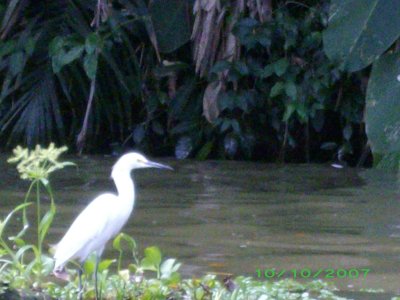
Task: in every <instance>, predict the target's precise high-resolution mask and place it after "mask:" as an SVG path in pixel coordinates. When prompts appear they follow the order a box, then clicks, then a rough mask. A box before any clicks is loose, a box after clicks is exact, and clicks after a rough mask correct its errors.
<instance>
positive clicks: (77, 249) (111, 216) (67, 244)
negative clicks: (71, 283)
mask: <svg viewBox="0 0 400 300" xmlns="http://www.w3.org/2000/svg"><path fill="white" fill-rule="evenodd" d="M141 168H161V169H169V170H172V168H171V167H169V166H166V165H163V164H160V163H156V162H152V161H149V160H148V159H147V158H145V157H144V156H143V155H141V154H139V153H135V152H132V153H128V154H125V155H123V156H122V157H121V158H120V159H119V160H118V161H117V162H116V163H115V165H114V166H113V169H112V173H111V177H112V179H113V180H114V183H115V185H116V187H117V191H118V195H114V194H110V193H106V194H101V195H100V196H98V197H97V198H95V199H94V200H93V201H92V202H91V203H90V204H89V205H88V206H87V207H86V208H85V209H84V210H83V211H82V212H81V213H80V214H79V216H78V217H77V218H76V219H75V221H74V222H73V223H72V225H71V227H70V228H69V229H68V231H67V233H66V234H65V235H64V237H63V238H62V239H61V241H60V242H59V243H58V244H57V246H56V251H55V254H54V259H55V265H54V274H55V275H56V276H57V275H59V274H61V272H62V270H63V269H64V266H65V264H66V263H67V262H68V261H69V260H71V259H77V260H79V261H80V263H81V264H83V263H84V261H85V260H86V259H87V258H88V256H89V255H90V254H91V253H96V256H97V260H96V268H95V288H96V299H98V289H97V267H98V262H99V259H100V256H101V254H102V252H103V250H104V247H105V245H106V243H107V242H108V241H109V240H110V239H111V238H113V237H114V236H115V235H117V234H118V233H119V231H120V230H121V228H122V227H123V226H124V224H125V223H126V222H127V221H128V219H129V216H130V214H131V212H132V209H133V206H134V203H135V187H134V183H133V181H132V178H131V175H130V173H131V171H132V170H133V169H141ZM78 274H79V298H81V297H82V281H81V276H82V269H79V270H78ZM60 277H61V276H60Z"/></svg>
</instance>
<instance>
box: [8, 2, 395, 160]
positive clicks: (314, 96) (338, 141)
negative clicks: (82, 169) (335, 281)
mask: <svg viewBox="0 0 400 300" xmlns="http://www.w3.org/2000/svg"><path fill="white" fill-rule="evenodd" d="M330 2H331V1H328V0H325V1H314V0H310V1H306V2H296V1H284V0H275V1H272V0H263V1H256V0H248V1H244V0H237V1H214V0H201V1H200V0H197V1H178V0H164V1H160V0H155V1H145V0H117V1H112V2H111V1H107V0H89V1H79V0H70V1H52V2H51V3H47V2H37V1H26V0H8V1H6V2H3V4H0V16H1V20H2V22H1V28H0V62H1V69H0V78H1V82H2V85H1V88H0V140H1V141H2V142H3V144H4V147H13V146H14V145H16V144H17V143H23V144H24V145H28V146H30V147H33V146H34V145H36V144H37V143H42V144H43V143H49V142H50V141H55V142H57V143H60V144H61V143H67V144H68V145H69V146H70V148H72V149H74V150H75V151H78V152H82V151H85V152H111V151H119V150H120V149H121V148H124V147H135V148H138V149H141V150H143V151H145V152H150V153H153V154H154V155H175V156H176V157H178V158H185V157H197V158H199V159H204V158H235V159H263V160H281V161H326V160H334V159H338V160H342V161H344V160H348V161H349V162H350V163H352V164H357V163H358V164H363V163H364V162H365V159H366V157H367V156H368V153H369V152H368V147H367V138H366V135H365V124H364V122H365V119H364V106H365V100H364V99H365V92H366V87H367V85H366V82H367V80H368V74H369V70H368V69H367V70H366V71H358V72H356V73H350V71H355V70H356V69H357V70H358V69H360V68H356V69H355V68H354V67H353V68H350V69H346V68H344V67H343V65H344V64H342V63H341V60H342V58H343V56H336V55H334V54H332V52H334V51H333V50H332V48H333V47H331V46H330V44H329V43H331V44H334V43H335V41H337V40H339V39H340V38H341V37H340V36H338V35H339V33H340V32H347V31H348V30H336V31H335V30H330V23H331V21H330V19H329V14H331V15H332V11H333V10H334V9H335V7H338V6H337V5H336V4H337V3H339V4H340V2H341V1H332V3H333V4H332V7H333V8H331V13H329V4H330ZM336 2H337V3H336ZM343 2H345V3H349V4H348V5H349V7H347V6H346V7H345V9H346V10H347V9H348V10H349V12H350V13H351V12H352V11H355V10H356V6H355V5H356V4H357V3H358V2H360V1H355V0H354V1H350V0H348V1H343ZM353 2H354V3H355V4H354V7H351V5H352V4H351V3H353ZM361 2H362V1H361ZM375 2H376V1H375ZM377 2H380V3H384V2H385V1H377ZM385 3H389V4H383V5H387V6H389V10H390V8H393V9H392V10H391V11H396V10H395V5H397V4H395V3H392V1H386V2H385ZM390 5H392V6H390ZM341 8H342V6H340V5H339V9H341ZM369 9H372V10H373V9H374V7H369ZM375 11H376V10H375ZM366 12H368V11H367V10H366ZM365 16H366V18H368V14H365ZM372 16H374V14H372ZM349 19H351V18H349ZM394 19H396V18H386V20H394ZM360 21H363V20H360ZM332 22H333V23H334V20H333V21H332ZM374 22H378V21H375V18H373V19H372V21H371V22H370V23H371V26H373V25H375V23H374ZM339 23H340V22H339ZM368 24H369V23H368ZM342 25H343V26H345V25H347V24H344V23H343V24H342ZM350 25H351V24H350ZM332 26H333V25H332ZM332 26H331V27H332ZM327 27H328V30H327V31H325V30H326V28H327ZM335 28H337V26H335ZM391 28H394V27H393V26H392V27H391ZM360 30H362V29H360ZM392 31H393V32H395V30H394V29H393V30H392ZM392 31H391V32H392ZM335 33H336V35H335ZM385 35H386V33H385ZM367 36H368V35H367ZM395 37H396V36H395V35H392V36H390V38H388V39H387V40H385V43H384V44H385V45H386V46H387V47H391V45H392V43H393V42H394V41H395V40H396V38H395ZM351 38H353V39H355V38H357V35H355V36H351ZM324 42H325V49H324ZM339 44H340V43H339ZM346 45H347V44H346ZM363 45H365V44H363V43H361V44H360V45H359V47H357V49H362V47H363ZM343 47H345V44H343ZM338 48H340V47H338ZM384 48H385V47H384ZM386 49H387V48H385V49H383V48H382V51H385V50H386ZM326 53H327V54H328V55H326ZM356 55H357V53H355V51H354V52H353V53H352V55H351V58H354V57H356ZM374 55H375V54H374ZM371 57H372V56H371ZM346 59H347V58H346ZM364 65H365V64H364ZM364 65H363V66H364ZM375 72H376V68H375ZM368 118H369V117H368ZM374 128H375V127H374ZM379 130H380V129H377V132H379ZM371 132H372V131H371ZM371 137H372V136H371ZM372 138H373V137H372ZM374 144H376V143H374ZM362 154H364V155H362Z"/></svg>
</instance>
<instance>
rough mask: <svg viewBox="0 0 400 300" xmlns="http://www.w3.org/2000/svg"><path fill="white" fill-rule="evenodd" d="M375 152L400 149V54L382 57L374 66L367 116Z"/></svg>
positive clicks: (384, 152)
mask: <svg viewBox="0 0 400 300" xmlns="http://www.w3.org/2000/svg"><path fill="white" fill-rule="evenodd" d="M365 120H366V125H367V135H368V138H369V141H370V144H371V147H372V152H373V153H374V155H379V154H380V155H388V154H394V153H399V152H400V54H399V53H394V54H387V55H384V56H382V57H381V58H380V59H379V60H378V61H377V62H376V63H374V66H373V68H372V74H371V78H370V81H369V84H368V90H367V107H366V115H365Z"/></svg>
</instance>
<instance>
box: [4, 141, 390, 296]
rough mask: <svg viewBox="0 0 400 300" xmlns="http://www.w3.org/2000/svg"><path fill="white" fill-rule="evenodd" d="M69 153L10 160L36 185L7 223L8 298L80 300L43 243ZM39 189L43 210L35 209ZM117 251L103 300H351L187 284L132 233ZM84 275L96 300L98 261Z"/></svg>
mask: <svg viewBox="0 0 400 300" xmlns="http://www.w3.org/2000/svg"><path fill="white" fill-rule="evenodd" d="M65 151H66V148H65V147H62V148H56V147H55V146H54V144H50V146H49V147H48V148H42V147H40V146H37V147H36V148H35V149H34V150H31V151H30V150H28V149H24V148H21V147H18V148H17V149H15V150H14V156H13V157H12V158H11V159H10V160H9V162H11V163H17V169H18V171H19V173H20V176H21V178H22V179H24V180H29V181H30V182H31V184H30V187H29V189H28V192H27V195H26V196H25V199H24V202H23V203H22V204H19V205H17V206H16V208H15V209H13V210H12V211H11V212H10V213H9V214H8V215H7V216H6V217H5V218H4V219H3V220H0V298H2V297H3V298H4V299H9V298H10V297H14V298H18V297H21V295H24V296H23V297H29V298H30V299H48V298H52V299H76V298H77V293H78V276H77V272H76V270H75V269H74V268H69V267H68V265H67V268H66V272H67V274H68V276H67V278H66V279H67V281H66V282H60V281H57V280H56V278H55V277H54V276H52V275H51V272H52V270H53V266H54V261H53V259H52V258H51V257H50V256H49V255H48V254H47V253H44V251H43V242H44V240H45V238H46V235H47V232H48V230H49V228H50V226H51V224H52V221H53V218H54V215H55V213H56V209H55V203H54V196H53V192H52V189H51V186H50V175H51V174H52V173H53V172H54V171H56V170H60V169H62V168H64V167H66V166H70V165H73V164H72V163H71V162H61V161H60V160H59V156H60V155H61V154H62V153H63V152H65ZM43 188H44V189H45V191H46V192H47V194H48V195H49V197H50V205H49V206H50V207H49V209H48V211H47V212H46V213H45V214H44V215H43V214H42V211H41V209H42V206H41V197H42V196H43V195H42V194H41V193H40V190H41V189H43ZM34 189H36V193H35V195H34V196H36V197H35V200H36V202H29V201H28V200H29V199H30V198H31V194H32V193H33V192H32V190H34ZM34 204H36V209H37V211H36V213H37V214H36V216H37V218H38V219H37V220H36V221H37V222H38V227H37V245H33V244H29V243H27V242H26V241H25V240H24V235H25V233H26V232H27V231H28V230H29V223H28V220H27V216H26V210H27V209H28V208H30V207H31V206H34ZM18 213H22V215H23V217H22V219H21V223H22V225H23V226H22V229H21V231H20V232H19V233H18V234H17V235H15V236H11V237H8V240H7V238H6V237H5V232H6V227H7V225H8V224H9V223H10V221H11V220H12V219H13V218H14V216H15V215H16V214H18ZM42 215H43V217H41V216H42ZM10 242H11V243H12V245H10V244H11V243H10ZM112 246H113V249H114V251H115V253H117V255H116V257H117V258H116V259H114V258H111V259H104V260H102V261H101V262H100V264H99V269H98V279H99V287H100V293H101V296H102V299H121V300H122V299H138V300H149V299H194V300H208V299H213V300H214V299H216V300H241V299H248V300H252V299H254V300H255V299H257V300H260V299H263V300H266V299H277V300H279V299H282V300H284V299H285V300H286V299H303V300H311V299H330V300H341V299H345V298H342V297H339V296H337V295H336V293H335V288H334V287H333V285H331V284H328V283H325V282H322V281H312V282H308V283H299V282H296V281H293V280H281V281H277V282H269V281H264V282H262V281H259V280H256V279H254V278H250V277H244V276H238V277H236V278H234V277H229V276H228V277H225V278H219V277H217V275H214V274H207V275H204V276H202V277H200V278H191V279H184V278H182V276H181V274H180V273H179V269H180V267H181V263H180V262H178V261H177V260H176V259H174V258H163V255H162V253H161V251H160V249H159V248H158V247H156V246H151V247H147V248H145V249H144V251H143V254H142V255H140V254H139V251H138V246H137V243H136V241H135V240H134V239H133V238H132V237H130V236H129V235H127V234H125V233H120V234H119V235H118V236H116V237H115V239H114V240H113V243H112ZM71 263H72V264H74V263H75V262H71ZM124 263H126V264H127V265H124ZM83 269H84V270H83V271H84V273H83V279H84V280H83V282H84V283H85V285H86V286H85V289H84V291H85V292H84V295H83V296H84V298H85V299H93V298H94V296H95V288H94V282H93V281H92V280H91V278H92V277H93V273H94V270H95V257H94V256H92V257H91V258H89V259H88V260H87V261H86V262H85V264H84V268H83ZM394 299H395V298H394Z"/></svg>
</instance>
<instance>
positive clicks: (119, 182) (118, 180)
mask: <svg viewBox="0 0 400 300" xmlns="http://www.w3.org/2000/svg"><path fill="white" fill-rule="evenodd" d="M113 179H114V182H115V186H116V187H117V191H118V198H120V199H121V200H122V201H124V202H126V204H127V205H128V206H129V207H133V205H134V203H135V186H134V184H133V181H132V178H131V176H130V174H129V173H121V174H118V175H117V176H113Z"/></svg>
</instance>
